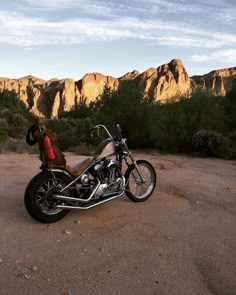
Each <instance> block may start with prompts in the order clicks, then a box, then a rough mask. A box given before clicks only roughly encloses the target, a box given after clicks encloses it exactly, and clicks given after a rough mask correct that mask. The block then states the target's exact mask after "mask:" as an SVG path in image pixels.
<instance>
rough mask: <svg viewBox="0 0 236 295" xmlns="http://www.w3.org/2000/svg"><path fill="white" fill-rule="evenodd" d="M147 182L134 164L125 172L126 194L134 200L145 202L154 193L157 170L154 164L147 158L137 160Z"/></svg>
mask: <svg viewBox="0 0 236 295" xmlns="http://www.w3.org/2000/svg"><path fill="white" fill-rule="evenodd" d="M136 163H137V165H138V168H139V170H140V172H141V173H142V175H143V177H144V179H145V183H142V181H141V179H140V177H139V174H138V172H137V170H136V168H135V166H134V165H132V166H130V167H129V168H128V169H127V171H126V173H125V180H126V195H127V197H128V198H129V199H130V200H132V201H133V202H143V201H145V200H147V199H148V198H149V197H150V196H151V194H152V193H153V191H154V189H155V186H156V172H155V169H154V168H153V166H152V164H151V163H149V162H148V161H146V160H138V161H136Z"/></svg>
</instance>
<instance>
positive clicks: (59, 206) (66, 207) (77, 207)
mask: <svg viewBox="0 0 236 295" xmlns="http://www.w3.org/2000/svg"><path fill="white" fill-rule="evenodd" d="M123 194H124V192H122V193H121V194H119V195H116V196H113V197H110V198H108V199H105V200H103V201H100V202H97V203H95V204H92V205H89V204H87V206H86V204H85V206H68V205H57V208H63V209H82V210H87V209H90V208H92V207H96V206H98V205H100V204H103V203H106V202H109V201H112V200H114V199H117V198H119V197H121V196H122V195H123ZM73 199H75V200H78V199H76V198H73Z"/></svg>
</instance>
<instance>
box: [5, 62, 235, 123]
mask: <svg viewBox="0 0 236 295" xmlns="http://www.w3.org/2000/svg"><path fill="white" fill-rule="evenodd" d="M235 77H236V67H234V68H227V69H221V70H216V71H212V72H210V73H208V74H206V75H202V76H193V77H189V76H188V73H187V71H186V69H185V67H184V66H183V64H182V61H181V60H179V59H173V60H172V61H171V62H170V63H168V64H163V65H161V66H159V67H157V68H154V67H153V68H150V69H148V70H147V71H144V72H143V73H139V72H138V71H136V70H134V71H132V72H128V73H126V74H125V75H123V76H122V77H119V78H114V77H111V76H105V75H103V74H100V73H88V74H86V75H84V76H83V77H82V79H80V80H78V81H74V80H73V79H70V78H66V79H62V80H59V79H57V78H53V79H51V80H48V81H45V80H43V79H40V78H37V77H34V76H26V77H23V78H20V79H9V78H0V92H2V91H9V92H14V93H16V95H17V96H18V97H19V98H20V100H22V101H23V102H24V103H25V105H26V106H27V108H29V109H30V110H31V111H32V112H33V113H34V114H35V115H37V116H45V117H47V118H57V117H58V114H59V113H60V112H62V111H69V110H71V109H74V108H75V106H76V105H78V104H80V103H87V104H88V103H89V102H91V101H94V100H96V99H99V97H101V95H102V93H103V91H104V88H105V87H108V88H110V89H111V90H117V89H118V87H119V85H120V84H121V83H128V85H129V83H130V85H132V86H135V87H137V89H138V90H139V91H140V92H142V93H143V94H144V95H145V97H147V98H151V99H153V100H154V101H160V102H162V103H164V102H166V101H167V100H168V99H171V98H173V97H174V98H178V97H180V96H182V95H188V94H189V93H191V92H192V91H193V90H194V89H195V88H197V87H201V88H203V89H210V90H212V91H213V92H214V93H215V94H217V95H223V96H224V95H225V94H226V91H228V90H229V89H230V87H231V85H232V79H233V78H235Z"/></svg>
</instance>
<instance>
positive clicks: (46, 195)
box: [36, 178, 68, 215]
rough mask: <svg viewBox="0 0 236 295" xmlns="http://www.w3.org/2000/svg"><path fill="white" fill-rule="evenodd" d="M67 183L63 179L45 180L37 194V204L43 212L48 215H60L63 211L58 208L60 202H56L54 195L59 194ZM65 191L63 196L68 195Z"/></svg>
mask: <svg viewBox="0 0 236 295" xmlns="http://www.w3.org/2000/svg"><path fill="white" fill-rule="evenodd" d="M65 186H66V183H65V182H64V181H63V180H61V179H58V178H56V179H53V178H48V179H47V180H45V181H44V182H43V183H42V184H41V185H40V187H39V188H38V190H37V192H36V204H37V206H38V207H39V208H40V210H41V212H42V213H44V214H47V215H55V214H58V213H60V212H61V211H62V210H63V209H62V208H58V207H57V205H58V203H59V202H60V201H58V200H56V199H55V198H54V197H53V195H54V194H56V193H58V192H59V191H60V190H61V189H62V188H63V187H65ZM67 192H68V190H65V191H64V192H63V194H66V193H67Z"/></svg>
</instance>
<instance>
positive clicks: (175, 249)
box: [0, 153, 236, 295]
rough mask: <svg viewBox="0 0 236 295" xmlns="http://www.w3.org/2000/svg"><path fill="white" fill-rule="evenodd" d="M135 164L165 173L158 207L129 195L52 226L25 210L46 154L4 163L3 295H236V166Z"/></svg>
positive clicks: (153, 158)
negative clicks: (31, 184) (31, 182)
mask: <svg viewBox="0 0 236 295" xmlns="http://www.w3.org/2000/svg"><path fill="white" fill-rule="evenodd" d="M135 156H136V159H142V158H143V159H146V160H149V161H150V162H151V163H152V164H153V165H154V167H155V169H156V172H157V176H158V182H157V187H156V190H155V191H154V193H153V195H152V196H151V198H150V199H149V200H147V201H146V202H143V203H133V202H131V201H130V200H129V199H128V198H127V197H126V196H125V195H124V196H123V197H121V198H119V199H117V200H114V201H112V202H108V203H106V204H103V205H101V206H98V207H95V208H92V209H90V210H84V211H79V210H72V211H71V212H70V213H69V214H68V215H67V216H66V217H65V218H64V219H62V220H61V221H59V222H57V223H53V224H50V225H47V224H41V223H39V222H36V221H35V220H33V219H32V218H31V217H30V216H29V215H28V213H27V212H26V210H25V208H24V202H23V198H24V190H25V187H26V185H27V183H28V182H29V180H30V179H31V178H32V177H33V175H35V174H36V173H38V172H39V166H40V162H39V160H38V158H37V156H36V155H0V160H1V167H0V176H1V178H0V179H1V186H0V224H1V234H0V294H1V295H16V294H20V295H28V294H29V295H31V294H33V295H41V294H42V295H48V294H50V295H61V294H62V295H63V294H68V295H81V294H85V295H87V294H96V295H98V294H101V295H108V294H109V295H110V294H114V295H116V294H121V295H122V294H125V295H126V294H131V295H132V294H140V295H141V294H142V295H143V294H147V295H149V294H152V295H154V294H161V295H162V294H163V295H165V294H174V295H177V294H179V295H183V294H187V295H188V294H196V295H199V294H206V295H207V294H209V295H210V294H227V295H229V294H236V217H235V216H236V162H235V161H225V160H219V159H202V158H191V157H187V156H174V155H158V154H151V153H147V154H137V153H136V154H135ZM83 158H84V157H82V156H75V155H71V154H68V155H67V161H68V163H69V164H71V165H72V166H73V165H75V164H77V163H78V162H79V161H80V160H81V159H83Z"/></svg>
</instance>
